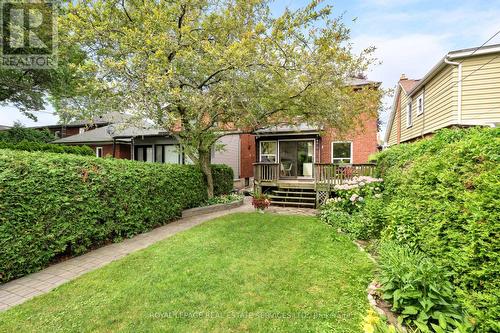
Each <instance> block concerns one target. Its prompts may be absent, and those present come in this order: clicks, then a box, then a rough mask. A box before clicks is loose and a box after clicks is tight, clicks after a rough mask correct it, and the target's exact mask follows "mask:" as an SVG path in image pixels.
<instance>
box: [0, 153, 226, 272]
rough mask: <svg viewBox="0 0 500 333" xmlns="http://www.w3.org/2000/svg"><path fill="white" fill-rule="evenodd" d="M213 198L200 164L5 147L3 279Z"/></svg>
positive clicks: (0, 171)
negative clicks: (26, 150) (208, 195)
mask: <svg viewBox="0 0 500 333" xmlns="http://www.w3.org/2000/svg"><path fill="white" fill-rule="evenodd" d="M214 169H215V170H225V167H221V166H216V167H214ZM221 172H226V171H221ZM215 181H216V183H218V185H217V186H220V185H219V182H220V181H221V177H216V180H215ZM231 181H232V178H231ZM226 182H227V181H226V180H225V181H223V183H226ZM226 186H227V185H224V186H223V187H226ZM224 190H227V188H225V189H224ZM206 200H207V190H206V182H205V179H204V176H203V174H202V172H201V171H200V170H199V169H198V168H197V167H195V166H181V165H165V164H155V163H141V162H135V161H128V160H115V159H103V158H95V157H83V156H76V155H69V154H52V153H41V152H24V151H12V150H0V282H6V281H8V280H11V279H14V278H16V277H20V276H22V275H25V274H28V273H31V272H34V271H37V270H39V269H41V268H43V267H45V266H47V265H48V264H49V263H50V262H52V261H54V260H55V259H56V258H58V257H61V256H72V255H78V254H81V253H84V252H86V251H88V250H89V249H91V248H93V247H96V246H99V245H102V244H105V243H107V242H110V241H118V240H120V239H122V238H125V237H130V236H133V235H135V234H139V233H142V232H145V231H147V230H150V229H151V228H153V227H156V226H159V225H162V224H165V223H167V222H169V221H170V220H172V219H174V218H175V217H178V216H180V214H181V211H182V210H183V209H186V208H191V207H195V206H198V205H200V204H201V203H203V202H205V201H206Z"/></svg>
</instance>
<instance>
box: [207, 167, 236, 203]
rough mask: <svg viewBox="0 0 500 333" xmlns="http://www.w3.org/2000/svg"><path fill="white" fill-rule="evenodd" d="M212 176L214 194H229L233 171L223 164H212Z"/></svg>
mask: <svg viewBox="0 0 500 333" xmlns="http://www.w3.org/2000/svg"><path fill="white" fill-rule="evenodd" d="M212 176H213V179H214V195H215V196H220V195H223V194H229V193H231V192H232V191H233V188H234V183H233V182H234V172H233V169H231V168H230V167H229V166H227V165H225V164H213V165H212Z"/></svg>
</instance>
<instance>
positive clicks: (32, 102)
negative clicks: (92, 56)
mask: <svg viewBox="0 0 500 333" xmlns="http://www.w3.org/2000/svg"><path fill="white" fill-rule="evenodd" d="M20 4H23V3H22V2H20ZM7 5H9V4H8V3H6V4H5V6H7ZM37 5H38V7H37V9H38V10H44V11H47V12H48V14H46V15H45V16H44V17H45V18H47V17H51V16H52V15H55V13H57V12H58V11H61V12H62V13H64V10H66V7H63V6H62V4H61V1H59V0H54V1H51V2H50V3H49V2H40V3H37ZM3 10H5V8H3ZM4 14H5V13H4ZM52 27H53V25H52V24H48V25H42V26H41V28H40V30H37V36H39V35H43V36H45V38H42V39H44V40H46V39H50V38H53V39H54V40H52V43H56V44H57V38H56V36H55V35H53V29H52ZM11 28H12V27H11V25H10V24H5V25H4V27H3V29H4V30H6V31H8V30H9V29H11ZM16 29H27V27H24V26H16ZM6 31H4V34H5V35H7V32H6ZM21 31H23V34H24V35H27V34H28V31H26V30H21ZM30 51H31V53H32V54H39V53H40V50H39V49H33V48H31V49H30V48H28V47H25V48H23V53H24V52H28V54H29V53H30ZM84 58H85V53H84V52H81V50H79V49H78V48H77V47H75V46H73V45H66V46H65V47H64V48H62V52H60V53H59V61H58V66H57V67H55V68H21V67H19V68H15V67H10V68H7V67H2V66H0V105H13V106H15V107H17V108H18V109H19V110H20V111H21V112H22V113H23V114H25V115H26V116H28V117H30V118H32V119H35V120H36V113H35V111H40V110H43V109H44V107H45V103H46V102H48V101H50V102H54V103H56V102H57V101H58V100H60V99H65V98H67V97H68V96H75V94H76V91H74V90H73V88H76V87H78V86H79V80H78V78H77V77H76V69H75V66H74V65H75V64H78V63H80V62H81V61H83V59H84Z"/></svg>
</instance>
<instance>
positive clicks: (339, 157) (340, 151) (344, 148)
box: [332, 141, 352, 164]
mask: <svg viewBox="0 0 500 333" xmlns="http://www.w3.org/2000/svg"><path fill="white" fill-rule="evenodd" d="M332 163H333V164H352V142H350V141H347V142H346V141H342V142H332Z"/></svg>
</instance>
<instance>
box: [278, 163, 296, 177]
mask: <svg viewBox="0 0 500 333" xmlns="http://www.w3.org/2000/svg"><path fill="white" fill-rule="evenodd" d="M280 165H281V174H282V175H283V176H288V177H291V176H292V167H293V163H292V162H289V164H288V166H285V163H280Z"/></svg>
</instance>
